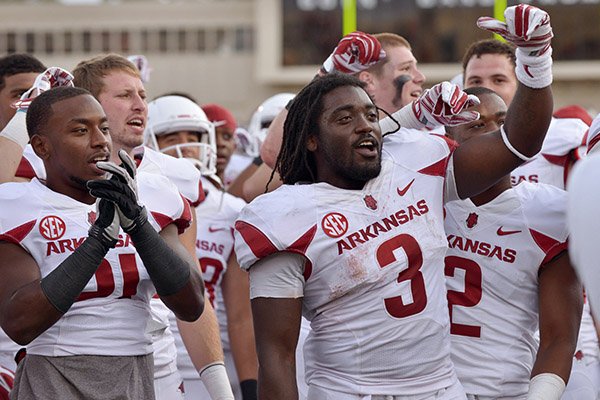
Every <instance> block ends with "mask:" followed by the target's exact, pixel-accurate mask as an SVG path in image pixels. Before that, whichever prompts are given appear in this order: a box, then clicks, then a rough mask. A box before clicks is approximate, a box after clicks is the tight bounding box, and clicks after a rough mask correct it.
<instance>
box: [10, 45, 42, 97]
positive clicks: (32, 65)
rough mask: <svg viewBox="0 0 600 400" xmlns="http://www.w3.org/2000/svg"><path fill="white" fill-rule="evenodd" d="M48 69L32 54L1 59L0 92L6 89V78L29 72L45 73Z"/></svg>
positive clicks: (19, 54)
mask: <svg viewBox="0 0 600 400" xmlns="http://www.w3.org/2000/svg"><path fill="white" fill-rule="evenodd" d="M45 70H46V67H45V66H44V64H42V62H41V61H40V60H38V59H37V58H35V57H34V56H32V55H30V54H21V53H18V54H10V55H8V56H5V57H2V58H0V90H2V89H4V85H5V84H6V82H5V80H4V79H5V78H6V77H7V76H12V75H16V74H23V73H27V72H44V71H45Z"/></svg>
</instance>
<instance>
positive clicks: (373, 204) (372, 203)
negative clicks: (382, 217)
mask: <svg viewBox="0 0 600 400" xmlns="http://www.w3.org/2000/svg"><path fill="white" fill-rule="evenodd" d="M363 200H364V201H365V204H366V206H367V207H369V208H370V209H371V210H377V200H375V197H373V196H371V195H370V194H368V195H366V196H365V198H364V199H363Z"/></svg>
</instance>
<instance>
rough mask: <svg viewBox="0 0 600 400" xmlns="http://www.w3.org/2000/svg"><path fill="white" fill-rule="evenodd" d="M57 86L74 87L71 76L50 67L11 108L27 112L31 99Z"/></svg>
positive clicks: (65, 71)
mask: <svg viewBox="0 0 600 400" xmlns="http://www.w3.org/2000/svg"><path fill="white" fill-rule="evenodd" d="M59 86H71V87H72V86H74V85H73V75H71V73H70V72H69V71H67V70H66V69H62V68H60V67H50V68H48V69H46V70H45V71H44V72H42V73H41V74H39V75H38V76H37V78H35V81H34V82H33V85H32V86H31V88H29V90H27V91H26V92H25V93H23V94H22V95H21V99H20V100H18V101H16V102H15V103H14V104H13V107H14V108H16V109H17V111H27V108H29V105H30V104H31V102H32V101H33V99H35V98H36V97H37V96H39V95H40V94H41V93H42V92H45V91H46V90H50V89H52V88H55V87H59Z"/></svg>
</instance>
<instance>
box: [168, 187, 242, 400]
mask: <svg viewBox="0 0 600 400" xmlns="http://www.w3.org/2000/svg"><path fill="white" fill-rule="evenodd" d="M202 182H203V187H204V188H205V190H206V198H205V200H204V201H203V202H202V203H201V204H200V205H199V206H198V207H196V219H197V221H198V230H197V240H196V255H197V257H198V260H199V262H200V267H201V268H202V277H203V279H204V285H205V288H206V291H207V294H208V297H209V300H210V302H211V304H212V305H213V307H214V308H215V311H216V313H217V318H218V320H219V328H220V331H221V341H222V343H223V351H224V353H225V356H226V358H227V356H228V355H229V356H230V355H231V352H230V350H229V340H228V339H229V335H228V334H227V316H226V314H225V310H224V304H223V302H222V292H221V282H222V280H223V276H224V274H225V272H226V271H227V262H228V261H229V256H230V255H231V254H232V252H233V224H234V222H235V219H236V218H237V216H238V214H239V212H240V210H241V209H242V207H243V206H244V205H245V204H246V202H245V201H244V200H242V199H239V198H237V197H234V196H232V195H230V194H229V193H226V192H223V191H221V190H219V189H218V188H217V187H215V186H214V185H213V184H212V183H211V182H210V181H209V180H203V181H202ZM219 298H220V299H221V301H216V300H217V299H219ZM170 322H171V327H172V331H173V332H174V334H175V343H176V345H177V367H178V369H179V372H180V373H181V376H182V378H183V379H184V385H185V389H186V397H188V398H192V399H194V398H207V397H202V395H204V396H208V394H207V392H205V391H203V392H201V393H195V392H194V390H195V389H198V388H202V389H204V388H203V386H202V385H200V382H201V381H200V376H199V375H198V372H197V371H196V368H194V365H193V364H192V360H191V359H190V357H189V356H188V353H187V349H186V348H185V346H184V344H183V341H182V340H181V336H180V335H179V330H178V328H177V325H176V321H175V315H174V314H173V313H170ZM227 375H228V376H229V378H230V381H232V378H237V374H236V373H235V369H233V370H231V369H228V370H227ZM231 384H232V389H234V392H235V391H236V390H237V391H239V384H238V382H237V380H235V381H232V382H231Z"/></svg>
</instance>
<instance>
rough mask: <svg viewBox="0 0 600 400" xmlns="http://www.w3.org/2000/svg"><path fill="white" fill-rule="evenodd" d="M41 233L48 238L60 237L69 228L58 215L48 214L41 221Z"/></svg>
mask: <svg viewBox="0 0 600 400" xmlns="http://www.w3.org/2000/svg"><path fill="white" fill-rule="evenodd" d="M39 229H40V234H41V235H42V236H43V237H44V238H45V239H48V240H57V239H60V238H61V237H62V236H63V235H64V234H65V231H66V230H67V226H66V225H65V222H64V221H63V220H62V219H60V218H59V217H57V216H56V215H48V216H46V217H44V218H42V220H41V221H40V226H39Z"/></svg>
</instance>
